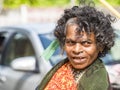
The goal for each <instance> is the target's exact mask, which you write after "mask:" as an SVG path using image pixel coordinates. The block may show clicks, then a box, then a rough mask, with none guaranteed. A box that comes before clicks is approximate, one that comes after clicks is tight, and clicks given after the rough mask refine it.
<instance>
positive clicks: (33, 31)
mask: <svg viewBox="0 0 120 90" xmlns="http://www.w3.org/2000/svg"><path fill="white" fill-rule="evenodd" d="M54 27H55V24H54V23H41V24H35V25H32V24H31V25H30V24H29V25H21V26H11V27H8V26H5V27H1V28H0V37H4V40H3V43H2V48H0V49H1V52H0V90H35V88H36V87H37V85H38V84H39V83H40V81H41V79H42V78H43V77H44V75H45V74H46V73H47V72H48V71H49V70H50V69H51V67H52V66H53V65H54V64H55V63H57V61H59V60H57V61H54V59H59V58H58V57H59V55H60V54H59V53H58V51H56V52H55V53H54V55H53V56H52V57H51V59H50V60H48V61H46V60H45V59H44V58H43V57H41V54H42V53H43V51H44V49H45V48H46V47H47V46H48V45H49V44H50V43H51V41H53V40H54V36H53V33H52V32H53V29H54ZM0 42H1V41H0ZM57 50H59V49H57Z"/></svg>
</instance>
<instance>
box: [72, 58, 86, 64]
mask: <svg viewBox="0 0 120 90" xmlns="http://www.w3.org/2000/svg"><path fill="white" fill-rule="evenodd" d="M86 60H87V59H86V57H73V62H74V63H76V64H83V63H85V62H86Z"/></svg>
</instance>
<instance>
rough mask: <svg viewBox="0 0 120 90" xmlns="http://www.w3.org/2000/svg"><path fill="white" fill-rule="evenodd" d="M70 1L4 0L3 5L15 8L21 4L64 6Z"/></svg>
mask: <svg viewBox="0 0 120 90" xmlns="http://www.w3.org/2000/svg"><path fill="white" fill-rule="evenodd" d="M68 3H70V0H4V7H7V8H17V7H20V6H21V5H23V4H24V5H27V6H30V7H53V6H64V5H67V4H68Z"/></svg>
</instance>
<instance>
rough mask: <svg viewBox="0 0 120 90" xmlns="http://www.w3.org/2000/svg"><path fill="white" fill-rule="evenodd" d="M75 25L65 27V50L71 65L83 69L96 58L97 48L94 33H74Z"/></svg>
mask: <svg viewBox="0 0 120 90" xmlns="http://www.w3.org/2000/svg"><path fill="white" fill-rule="evenodd" d="M76 28H77V25H76V24H74V25H68V26H67V27H66V40H65V51H66V54H67V56H68V59H69V61H70V63H71V64H72V66H73V67H74V68H76V69H84V68H86V67H87V66H89V65H90V64H92V62H93V61H95V60H96V58H97V56H98V53H99V51H100V50H99V49H98V48H97V44H96V40H95V36H94V33H91V34H90V35H87V34H86V33H85V32H82V33H81V34H82V36H80V34H76Z"/></svg>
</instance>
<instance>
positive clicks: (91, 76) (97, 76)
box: [36, 58, 112, 90]
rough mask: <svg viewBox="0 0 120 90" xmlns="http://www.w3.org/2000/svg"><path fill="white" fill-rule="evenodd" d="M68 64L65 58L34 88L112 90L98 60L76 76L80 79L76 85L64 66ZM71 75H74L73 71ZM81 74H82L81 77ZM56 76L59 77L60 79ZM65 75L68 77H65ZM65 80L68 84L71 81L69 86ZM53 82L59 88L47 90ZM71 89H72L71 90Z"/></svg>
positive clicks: (44, 89)
mask: <svg viewBox="0 0 120 90" xmlns="http://www.w3.org/2000/svg"><path fill="white" fill-rule="evenodd" d="M68 62H69V60H68V58H66V59H65V60H62V61H61V62H60V63H58V64H57V65H56V66H55V67H53V68H52V69H51V70H50V71H49V72H48V73H47V75H46V76H45V77H44V78H43V80H42V81H41V83H40V84H39V86H38V87H37V88H36V90H112V88H111V86H110V82H109V77H108V73H107V71H106V69H105V66H104V64H103V62H102V61H101V60H100V59H97V60H95V62H93V63H92V64H91V65H90V66H89V67H87V68H86V69H85V70H83V71H80V72H81V73H80V74H77V75H78V77H80V79H79V80H78V82H77V85H76V83H75V80H74V78H73V77H74V76H71V75H72V74H71V73H70V69H69V68H67V66H66V65H68V64H66V63H68ZM65 68H66V69H67V70H66V69H65ZM62 70H63V71H64V72H63V71H62ZM60 71H62V72H63V73H61V72H60ZM72 71H73V70H72ZM84 71H85V72H84ZM56 72H57V74H56ZM75 72H76V71H75ZM83 72H84V73H83ZM59 73H61V74H59ZM68 73H70V74H68ZM72 73H74V71H73V72H72ZM64 74H65V76H64ZM81 74H82V76H81ZM58 75H60V78H59V76H58ZM66 75H68V76H66ZM74 75H75V74H74ZM79 75H80V76H79ZM66 78H69V80H70V82H71V81H73V82H72V83H71V85H70V83H69V81H68V79H66ZM53 80H54V81H55V82H56V83H57V84H56V85H58V84H60V85H58V86H59V88H54V89H53V88H52V89H51V88H49V85H51V86H52V84H51V83H53ZM58 80H59V81H58ZM64 80H65V81H64ZM62 81H64V82H62ZM50 82H51V83H50ZM64 84H65V85H64ZM51 86H50V87H51ZM64 86H65V87H66V86H69V89H66V88H65V89H63V88H62V87H64ZM71 87H72V89H71ZM61 88H62V89H61Z"/></svg>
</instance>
